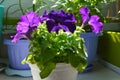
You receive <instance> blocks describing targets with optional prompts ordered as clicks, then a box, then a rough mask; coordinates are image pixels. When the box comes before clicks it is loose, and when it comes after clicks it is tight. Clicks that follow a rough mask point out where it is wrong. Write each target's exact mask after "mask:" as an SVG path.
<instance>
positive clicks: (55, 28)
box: [51, 25, 70, 33]
mask: <svg viewBox="0 0 120 80" xmlns="http://www.w3.org/2000/svg"><path fill="white" fill-rule="evenodd" d="M60 29H62V30H63V31H65V32H70V31H69V29H68V27H67V26H65V25H57V26H54V27H53V28H52V30H51V31H53V32H57V33H58V31H59V30H60Z"/></svg>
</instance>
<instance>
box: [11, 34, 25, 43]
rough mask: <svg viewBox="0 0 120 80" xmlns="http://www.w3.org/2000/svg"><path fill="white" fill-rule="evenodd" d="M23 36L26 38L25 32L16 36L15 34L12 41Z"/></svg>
mask: <svg viewBox="0 0 120 80" xmlns="http://www.w3.org/2000/svg"><path fill="white" fill-rule="evenodd" d="M21 38H26V36H25V34H23V33H17V34H16V35H15V36H13V39H12V42H17V41H18V40H19V39H21Z"/></svg>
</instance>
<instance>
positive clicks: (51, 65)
mask: <svg viewBox="0 0 120 80" xmlns="http://www.w3.org/2000/svg"><path fill="white" fill-rule="evenodd" d="M55 66H56V64H55V63H52V62H49V63H47V64H46V65H45V66H44V69H43V70H41V72H40V77H41V78H42V79H44V78H46V77H48V76H49V74H50V73H51V72H52V71H53V69H55Z"/></svg>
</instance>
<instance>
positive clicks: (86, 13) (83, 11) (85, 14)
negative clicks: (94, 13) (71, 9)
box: [79, 7, 90, 24]
mask: <svg viewBox="0 0 120 80" xmlns="http://www.w3.org/2000/svg"><path fill="white" fill-rule="evenodd" d="M79 13H80V14H82V21H83V24H85V23H86V22H87V21H88V20H89V18H90V10H89V9H88V8H86V7H82V8H80V10H79Z"/></svg>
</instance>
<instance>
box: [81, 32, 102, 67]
mask: <svg viewBox="0 0 120 80" xmlns="http://www.w3.org/2000/svg"><path fill="white" fill-rule="evenodd" d="M100 35H101V33H100V34H95V33H92V32H87V33H82V34H81V37H82V38H84V41H85V46H86V50H87V54H88V57H87V60H88V67H87V68H88V69H89V67H91V64H92V62H93V60H94V58H95V56H96V52H97V46H98V37H99V36H100Z"/></svg>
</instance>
